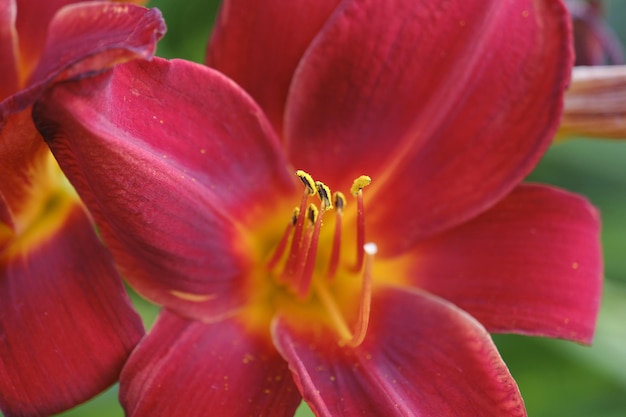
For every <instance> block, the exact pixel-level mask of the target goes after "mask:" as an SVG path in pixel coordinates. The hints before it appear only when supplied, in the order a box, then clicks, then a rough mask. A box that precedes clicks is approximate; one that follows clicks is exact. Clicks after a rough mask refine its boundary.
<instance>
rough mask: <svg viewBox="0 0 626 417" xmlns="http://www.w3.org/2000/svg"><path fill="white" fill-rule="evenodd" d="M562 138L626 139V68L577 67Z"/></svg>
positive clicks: (562, 127)
mask: <svg viewBox="0 0 626 417" xmlns="http://www.w3.org/2000/svg"><path fill="white" fill-rule="evenodd" d="M559 136H560V137H567V136H595V137H601V138H621V139H626V66H624V65H622V66H604V67H602V66H600V67H576V68H574V71H573V77H572V85H571V86H570V89H569V90H568V91H567V93H566V94H565V109H564V111H563V119H562V120H561V128H560V130H559Z"/></svg>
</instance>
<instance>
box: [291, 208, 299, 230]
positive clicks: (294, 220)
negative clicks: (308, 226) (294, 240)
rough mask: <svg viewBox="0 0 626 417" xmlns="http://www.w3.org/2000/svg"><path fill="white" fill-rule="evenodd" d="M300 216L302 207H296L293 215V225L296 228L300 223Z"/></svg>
mask: <svg viewBox="0 0 626 417" xmlns="http://www.w3.org/2000/svg"><path fill="white" fill-rule="evenodd" d="M299 215H300V207H294V209H293V214H292V215H291V225H292V226H295V225H296V223H298V216H299Z"/></svg>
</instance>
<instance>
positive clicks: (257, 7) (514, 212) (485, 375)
mask: <svg viewBox="0 0 626 417" xmlns="http://www.w3.org/2000/svg"><path fill="white" fill-rule="evenodd" d="M569 35H570V32H569V16H568V14H567V11H566V9H565V7H564V5H563V4H562V3H560V2H557V1H552V0H550V1H530V0H529V1H521V0H520V1H516V2H502V1H499V0H497V1H496V0H493V1H485V0H481V1H480V2H474V1H467V0H457V1H448V2H440V1H420V2H416V1H414V0H388V1H377V0H343V1H341V2H339V1H330V0H328V1H319V0H315V1H312V0H311V1H302V2H282V1H277V0H276V1H262V2H261V1H259V2H250V1H244V0H232V1H226V2H225V3H224V4H223V7H222V9H221V14H220V16H219V19H218V22H217V26H216V32H215V33H214V35H213V38H212V41H211V44H210V46H209V64H210V65H211V66H214V67H216V68H218V69H220V70H222V71H223V72H225V73H226V75H228V76H229V77H231V78H232V79H233V80H234V81H236V82H237V83H239V85H238V84H236V83H235V82H233V80H231V79H230V78H227V77H226V76H224V75H223V74H221V73H220V72H217V71H215V70H213V69H211V68H208V67H205V66H201V65H198V64H194V63H190V62H187V61H181V60H174V61H165V60H160V59H155V60H153V61H151V62H132V63H129V64H125V65H120V66H117V67H115V68H114V69H113V70H112V71H111V72H108V73H103V74H101V75H99V76H98V77H95V78H89V79H85V80H79V81H75V82H68V83H64V84H60V85H57V86H56V87H55V88H54V90H52V91H51V92H50V93H49V94H47V95H46V97H45V98H44V99H42V100H41V101H40V102H39V103H38V104H37V106H36V107H35V109H34V111H33V115H34V118H35V120H36V125H37V127H38V129H39V130H40V132H41V133H42V135H43V136H44V137H45V139H46V140H47V141H48V144H49V145H50V147H51V149H52V151H53V153H54V155H55V157H56V158H57V160H58V161H59V163H60V165H61V167H62V168H63V170H64V172H65V173H66V174H67V175H68V178H69V179H70V180H71V182H72V183H73V184H74V185H75V186H76V188H77V191H78V193H79V194H80V195H81V196H82V198H83V201H85V203H86V205H87V206H88V207H89V209H90V211H91V212H92V213H93V215H94V217H95V219H96V222H97V224H98V225H99V227H100V230H101V232H102V236H103V239H104V240H105V241H106V242H107V243H108V245H109V247H110V249H111V251H112V252H113V254H114V256H115V258H116V261H117V262H118V264H119V265H120V267H121V269H122V271H123V275H124V276H125V277H126V278H127V279H128V281H129V283H130V284H131V285H132V286H133V287H134V288H135V289H136V290H137V291H138V292H139V293H141V294H142V295H143V296H145V297H147V298H149V299H151V300H153V301H154V302H156V303H159V304H162V305H163V306H164V309H163V311H162V313H161V315H160V317H159V319H158V320H157V322H156V324H155V325H154V328H153V329H152V330H151V332H150V333H149V334H148V335H147V336H146V337H145V338H144V339H143V340H142V342H141V343H140V344H139V345H138V347H137V349H136V350H135V351H134V352H133V354H132V355H131V357H130V359H129V362H128V363H127V364H126V366H125V367H124V370H123V371H122V375H121V378H120V397H121V402H122V404H123V406H124V408H125V410H126V413H127V415H128V416H133V417H139V416H190V415H204V414H206V413H207V412H210V413H211V414H214V415H229V416H244V415H246V416H247V415H272V416H291V415H293V413H294V410H295V409H296V407H297V406H298V404H299V403H300V401H301V399H302V398H304V400H305V401H306V402H307V403H308V405H309V406H310V407H311V408H312V410H313V411H314V412H315V413H316V415H319V416H341V415H343V416H356V415H359V416H363V415H371V416H390V415H411V416H420V415H455V416H477V415H481V416H487V415H490V416H523V415H525V414H526V413H525V410H524V405H523V402H522V399H521V397H520V394H519V391H518V388H517V386H516V384H515V381H514V380H513V378H512V377H511V375H510V373H509V371H508V370H507V368H506V365H505V364H504V363H503V361H502V359H501V358H500V356H499V354H498V352H497V350H496V348H495V346H494V344H493V343H492V341H491V339H490V337H489V334H488V332H514V333H522V334H528V335H542V336H549V337H559V338H565V339H569V340H574V341H577V342H580V343H590V342H591V340H592V337H593V331H594V326H595V319H596V315H597V311H598V304H599V297H600V287H601V269H602V265H601V259H600V253H599V252H600V251H599V243H598V222H599V220H598V214H597V212H596V211H595V209H594V208H593V207H591V206H590V204H589V203H588V202H586V201H585V200H584V199H583V198H581V197H579V196H576V195H573V194H570V193H568V192H565V191H561V190H557V189H554V188H552V187H548V186H542V185H530V184H529V185H524V184H522V185H520V182H521V180H522V179H523V178H524V177H525V176H526V175H527V174H528V172H529V171H530V170H531V169H532V168H533V167H534V165H535V164H536V163H537V161H538V159H539V158H540V156H541V155H542V153H543V152H544V151H545V149H546V148H547V147H548V146H549V145H550V143H551V140H552V137H553V135H554V133H555V131H556V129H557V127H558V124H559V120H560V115H561V108H562V100H563V91H564V89H565V87H566V86H567V84H568V81H569V75H570V71H571V65H572V60H573V57H572V54H571V47H570V45H571V38H570V36H569ZM240 86H243V87H244V88H245V90H246V91H247V92H246V91H244V90H243V89H242V88H241V87H240ZM248 93H249V94H250V95H248ZM129 114H132V117H128V116H127V115H129ZM294 174H296V175H294ZM338 192H340V193H338ZM331 206H332V207H331ZM294 207H295V209H294Z"/></svg>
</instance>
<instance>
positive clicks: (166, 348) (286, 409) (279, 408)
mask: <svg viewBox="0 0 626 417" xmlns="http://www.w3.org/2000/svg"><path fill="white" fill-rule="evenodd" d="M268 336H269V335H258V334H256V335H255V334H253V333H250V332H249V331H248V330H247V329H246V326H245V325H243V324H242V323H241V322H238V321H237V320H235V319H230V320H225V321H220V322H217V323H213V324H204V323H201V322H198V321H187V320H184V319H182V318H180V317H178V316H176V315H174V314H172V313H168V312H167V311H164V312H163V313H161V316H160V317H159V320H158V321H157V323H156V325H155V327H154V328H153V329H152V330H151V332H150V333H149V334H148V336H146V338H144V340H143V341H142V342H141V343H140V344H139V346H138V347H137V349H136V350H135V351H134V352H133V354H132V356H131V358H130V360H129V361H128V363H127V364H126V366H125V367H124V371H123V372H122V377H121V384H120V400H121V402H122V405H123V406H124V409H125V410H126V415H127V416H128V417H142V416H146V417H159V416H167V417H177V416H181V417H183V416H184V417H187V416H196V415H214V416H232V417H237V416H252V415H255V416H261V415H264V416H276V417H280V416H285V417H287V416H289V417H291V416H293V414H294V412H295V410H296V408H297V406H298V404H299V403H300V400H301V397H300V394H299V393H298V390H297V389H296V387H295V386H294V384H293V381H292V379H291V376H290V374H289V370H288V368H287V363H286V362H285V361H284V360H283V359H282V358H281V357H280V355H278V353H277V352H276V350H275V349H274V347H273V346H272V344H271V342H270V341H269V340H268Z"/></svg>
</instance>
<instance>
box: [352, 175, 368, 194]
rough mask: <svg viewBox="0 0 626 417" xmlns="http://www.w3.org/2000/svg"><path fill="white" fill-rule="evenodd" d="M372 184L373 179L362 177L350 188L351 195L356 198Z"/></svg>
mask: <svg viewBox="0 0 626 417" xmlns="http://www.w3.org/2000/svg"><path fill="white" fill-rule="evenodd" d="M371 183H372V179H371V178H370V177H368V176H367V175H361V176H360V177H359V178H357V179H355V180H354V182H353V183H352V187H350V193H351V194H352V195H353V196H355V197H356V196H357V194H358V192H359V191H361V190H362V189H363V188H365V187H367V186H368V185H370V184H371Z"/></svg>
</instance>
